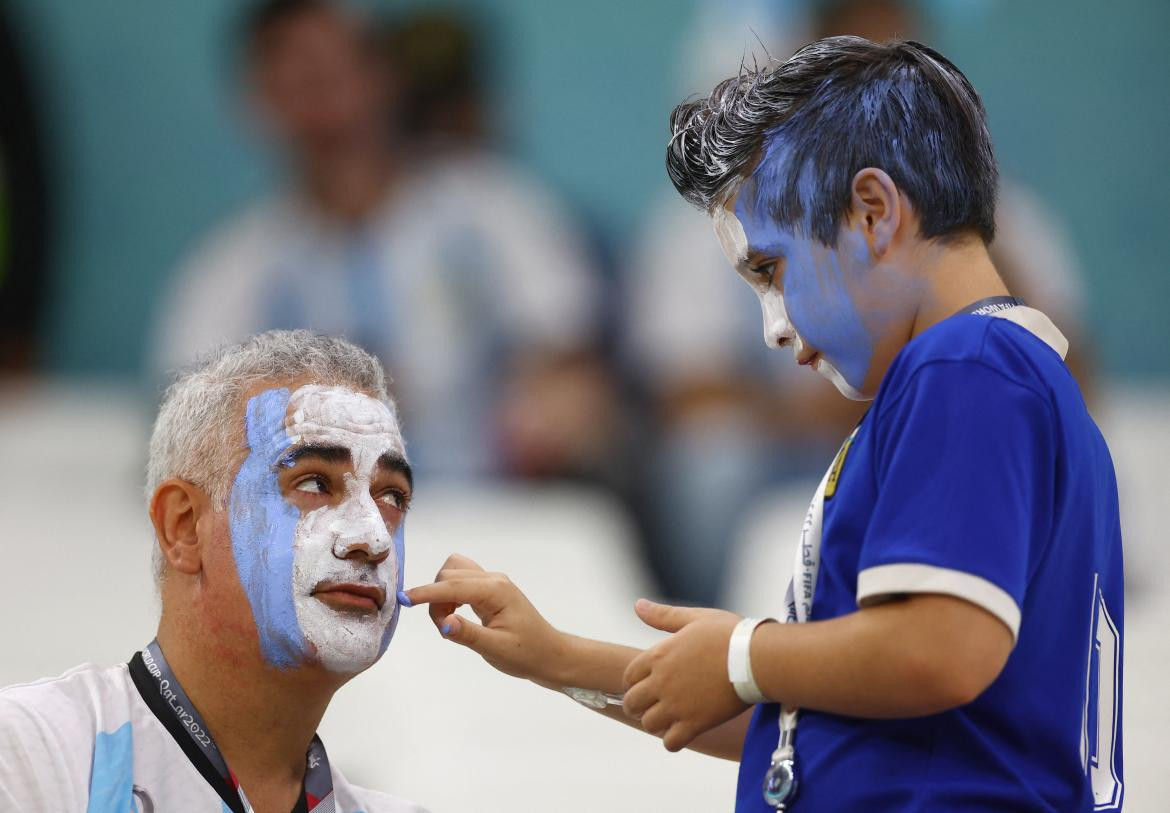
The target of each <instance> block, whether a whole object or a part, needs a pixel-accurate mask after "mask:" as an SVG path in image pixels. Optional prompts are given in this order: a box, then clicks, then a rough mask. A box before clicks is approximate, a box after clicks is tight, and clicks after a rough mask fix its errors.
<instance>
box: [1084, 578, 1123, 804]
mask: <svg viewBox="0 0 1170 813" xmlns="http://www.w3.org/2000/svg"><path fill="white" fill-rule="evenodd" d="M1090 624H1091V625H1092V626H1091V627H1090V630H1091V633H1092V634H1091V635H1090V636H1089V666H1088V673H1087V675H1086V676H1085V708H1084V712H1083V714H1082V717H1081V767H1082V768H1083V769H1084V771H1085V773H1086V774H1088V775H1089V776H1090V779H1091V784H1092V786H1093V802H1094V806H1093V809H1094V810H1108V809H1110V808H1114V809H1116V808H1117V807H1118V806H1119V805H1120V804H1121V789H1122V784H1121V779H1120V777H1118V775H1117V766H1116V764H1115V762H1114V760H1115V759H1116V756H1117V725H1118V723H1119V722H1120V717H1121V704H1120V702H1119V700H1120V697H1119V695H1120V692H1121V634H1120V633H1119V632H1118V631H1117V626H1116V625H1115V624H1114V623H1113V619H1112V618H1111V617H1110V615H1109V608H1108V607H1106V606H1105V595H1104V594H1103V593H1102V592H1101V589H1100V588H1099V587H1098V586H1097V574H1094V575H1093V611H1092V616H1091V617H1090Z"/></svg>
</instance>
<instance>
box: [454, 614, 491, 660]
mask: <svg viewBox="0 0 1170 813" xmlns="http://www.w3.org/2000/svg"><path fill="white" fill-rule="evenodd" d="M439 632H440V633H441V634H442V636H443V637H444V638H446V639H447V640H448V641H454V642H455V643H457V644H462V645H463V646H465V647H467V648H468V649H471V650H474V651H475V652H478V653H479V654H480V655H486V656H488V657H490V656H491V655H492V653H493V651H494V646H495V644H497V643H498V642H497V640H496V638H497V636H499V635H500V633H499V632H498V631H497V630H490V629H487V628H486V627H481V626H480V625H479V624H477V623H475V622H474V621H471V620H470V619H467V618H464V617H463V616H461V615H456V614H454V613H452V614H451V615H449V616H447V617H446V618H445V619H443V623H442V624H441V625H440V627H439Z"/></svg>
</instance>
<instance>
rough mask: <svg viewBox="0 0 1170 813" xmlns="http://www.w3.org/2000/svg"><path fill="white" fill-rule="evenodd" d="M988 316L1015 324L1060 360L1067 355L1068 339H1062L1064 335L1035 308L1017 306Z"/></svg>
mask: <svg viewBox="0 0 1170 813" xmlns="http://www.w3.org/2000/svg"><path fill="white" fill-rule="evenodd" d="M988 316H994V317H995V318H996V319H1007V320H1008V321H1009V322H1015V323H1016V324H1017V325H1019V326H1020V327H1022V328H1023V329H1024V330H1026V331H1028V332H1029V333H1031V334H1032V335H1033V336H1035V337H1036V338H1037V339H1039V340H1040V341H1042V342H1044V343H1045V344H1046V345H1048V346H1049V347H1051V348H1052V349H1053V350H1055V351H1056V354H1057V355H1058V356H1060V357H1061V358H1062V359H1063V358H1064V357H1065V356H1066V355H1068V339H1066V338H1065V337H1064V334H1063V333H1061V332H1060V329H1059V328H1057V326H1056V325H1055V324H1053V322H1052V320H1051V319H1049V318H1048V317H1047V316H1046V315H1044V314H1043V313H1041V312H1040V311H1038V310H1036V309H1035V308H1029V307H1028V306H1026V305H1017V306H1016V307H1014V308H1008V309H1006V310H1002V311H995V312H994V313H989V314H988Z"/></svg>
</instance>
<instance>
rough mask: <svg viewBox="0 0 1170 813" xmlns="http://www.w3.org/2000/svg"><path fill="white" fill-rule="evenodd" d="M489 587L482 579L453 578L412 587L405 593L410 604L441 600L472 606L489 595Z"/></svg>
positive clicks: (430, 602) (447, 602)
mask: <svg viewBox="0 0 1170 813" xmlns="http://www.w3.org/2000/svg"><path fill="white" fill-rule="evenodd" d="M490 588H491V584H490V583H488V582H487V581H484V580H483V579H467V578H453V579H447V580H445V581H436V582H432V583H431V584H424V585H420V586H419V587H412V588H411V589H410V590H407V591H406V595H407V596H408V597H409V598H410V602H411V604H433V603H436V602H442V603H446V604H471V605H473V606H474V605H476V604H478V603H482V602H483V601H484V600H485V599H487V598H488V597H489V596H490Z"/></svg>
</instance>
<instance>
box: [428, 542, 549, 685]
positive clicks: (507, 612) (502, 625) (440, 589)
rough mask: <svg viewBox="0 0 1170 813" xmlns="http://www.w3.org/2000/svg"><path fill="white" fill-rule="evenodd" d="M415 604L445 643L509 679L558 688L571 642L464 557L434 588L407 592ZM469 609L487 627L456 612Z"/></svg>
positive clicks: (450, 563)
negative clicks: (424, 611) (424, 610)
mask: <svg viewBox="0 0 1170 813" xmlns="http://www.w3.org/2000/svg"><path fill="white" fill-rule="evenodd" d="M406 596H407V598H409V599H410V603H411V604H412V605H413V604H429V605H430V607H429V608H428V609H429V613H430V616H431V620H432V621H433V622H434V623H435V626H436V627H438V628H439V632H441V633H442V635H443V637H444V638H447V639H449V640H452V641H455V642H456V643H459V644H463V645H464V646H466V647H468V648H469V649H471V650H473V651H475V652H478V653H479V654H480V655H481V656H482V657H483V659H484V660H485V661H487V662H488V663H489V664H491V665H492V666H494V667H495V668H496V669H498V670H500V671H501V672H504V673H505V674H508V675H512V676H514V677H519V678H527V679H529V680H533V681H536V682H537V683H543V684H545V685H552V684H559V683H560V677H561V672H562V671H563V666H564V663H565V661H566V660H567V658H568V649H569V644H570V639H569V637H568V636H566V635H565V634H564V633H561V632H559V631H558V630H556V629H554V628H553V626H552V625H551V624H549V623H548V621H546V620H545V619H544V616H542V615H541V614H540V613H539V612H538V611H537V609H536V608H535V607H533V606H532V602H530V601H529V600H528V597H527V596H525V595H524V594H523V593H521V592H520V588H518V587H516V585H514V584H512V582H511V580H509V579H508V577H507V576H505V575H504V574H503V573H488V572H487V571H485V570H484V569H483V568H482V567H480V566H479V565H478V564H476V563H475V562H473V561H472V560H471V559H468V558H467V557H466V556H461V555H459V554H457V553H456V554H452V555H451V556H449V557H448V558H447V561H446V562H444V563H443V567H442V568H441V569H440V570H439V572H438V574H437V575H436V576H435V581H434V583H433V584H425V585H423V586H421V587H415V588H413V589H412V590H407V591H406ZM464 604H466V605H468V606H469V607H471V609H472V611H473V612H474V613H475V614H476V616H478V617H479V620H480V621H482V622H483V625H482V626H481V625H479V624H476V623H475V622H474V621H469V620H468V619H466V618H463V617H461V616H459V615H456V613H455V611H456V610H457V609H458V608H459V607H461V606H462V605H464Z"/></svg>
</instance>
